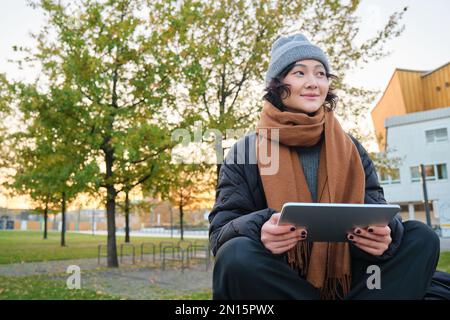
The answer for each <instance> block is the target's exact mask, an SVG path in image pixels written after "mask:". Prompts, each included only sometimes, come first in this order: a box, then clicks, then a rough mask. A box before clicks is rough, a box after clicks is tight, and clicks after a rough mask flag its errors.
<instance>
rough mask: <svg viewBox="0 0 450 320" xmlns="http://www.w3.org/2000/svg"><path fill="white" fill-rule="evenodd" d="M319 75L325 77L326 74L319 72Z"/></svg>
mask: <svg viewBox="0 0 450 320" xmlns="http://www.w3.org/2000/svg"><path fill="white" fill-rule="evenodd" d="M317 74H318V75H319V76H320V77H324V76H325V72H323V71H319V72H318V73H317Z"/></svg>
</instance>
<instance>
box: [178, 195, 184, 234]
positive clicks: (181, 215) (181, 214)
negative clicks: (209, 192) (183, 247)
mask: <svg viewBox="0 0 450 320" xmlns="http://www.w3.org/2000/svg"><path fill="white" fill-rule="evenodd" d="M178 208H179V210H180V236H181V240H183V239H184V237H183V233H184V232H183V215H184V213H183V201H180V203H179V206H178Z"/></svg>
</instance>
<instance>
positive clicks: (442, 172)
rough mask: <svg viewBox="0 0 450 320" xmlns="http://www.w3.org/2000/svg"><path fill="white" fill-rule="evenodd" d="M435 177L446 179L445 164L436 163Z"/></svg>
mask: <svg viewBox="0 0 450 320" xmlns="http://www.w3.org/2000/svg"><path fill="white" fill-rule="evenodd" d="M436 169H437V177H438V179H439V180H444V179H447V164H445V163H441V164H438V165H436Z"/></svg>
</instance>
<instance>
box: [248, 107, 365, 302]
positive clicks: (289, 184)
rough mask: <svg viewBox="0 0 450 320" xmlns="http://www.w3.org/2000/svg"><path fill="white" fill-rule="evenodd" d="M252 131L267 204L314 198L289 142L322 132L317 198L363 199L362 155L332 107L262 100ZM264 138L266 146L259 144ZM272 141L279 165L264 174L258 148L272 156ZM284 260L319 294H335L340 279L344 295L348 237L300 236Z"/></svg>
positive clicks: (308, 141) (307, 141) (313, 140)
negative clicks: (307, 109) (301, 109)
mask: <svg viewBox="0 0 450 320" xmlns="http://www.w3.org/2000/svg"><path fill="white" fill-rule="evenodd" d="M273 129H276V130H274V131H272V130H273ZM276 131H278V133H279V139H278V140H279V142H280V143H279V144H278V143H277V142H276V140H277V138H276V137H275V136H274V135H271V134H272V133H274V132H276ZM256 132H257V135H258V138H257V139H256V148H257V159H258V168H259V170H260V174H261V179H262V183H263V187H264V193H265V196H266V199H267V205H268V207H270V208H273V209H275V210H277V212H280V211H281V207H282V206H283V204H284V203H285V202H290V201H292V202H312V197H311V193H310V191H309V189H308V185H307V183H306V179H305V175H304V173H303V169H302V166H301V165H300V162H299V159H298V153H297V151H296V150H295V148H290V147H294V146H303V147H308V146H313V145H315V144H317V143H318V142H319V140H320V138H321V136H322V134H323V133H325V139H324V142H323V145H322V149H321V151H320V158H319V159H320V160H319V171H318V185H317V201H318V202H322V203H364V192H365V173H364V168H363V166H362V163H361V158H360V156H359V153H358V150H357V149H356V146H355V145H354V143H353V142H352V141H351V139H350V137H349V136H348V135H347V134H346V133H345V132H344V130H343V129H342V127H341V126H340V124H339V122H338V121H337V119H336V118H335V117H334V114H333V112H332V111H325V110H324V107H321V108H320V109H319V110H318V111H317V112H316V113H315V114H314V115H313V116H309V115H307V114H305V113H293V112H282V111H280V110H278V109H277V108H275V107H274V106H273V105H272V104H270V103H269V102H267V101H266V102H265V104H264V107H263V110H262V112H261V115H260V120H259V122H258V124H257V128H256ZM274 137H275V138H274ZM264 143H265V145H266V146H268V147H263V144H264ZM274 144H277V145H278V147H279V167H278V170H277V171H276V172H275V174H273V172H272V173H268V174H267V173H264V169H265V168H266V169H267V167H268V164H267V161H266V158H263V156H262V153H261V155H260V151H261V152H263V151H262V150H263V149H264V148H266V149H264V150H266V151H264V152H269V157H271V158H273V157H272V156H271V155H270V152H271V151H270V150H274V149H273V148H274V147H273V146H274ZM267 148H269V150H268V151H267ZM300 157H301V155H300ZM263 159H264V161H263ZM273 159H275V158H273ZM271 165H273V163H272V164H271ZM330 227H332V226H330ZM288 262H289V264H290V266H291V267H292V268H294V269H296V270H298V272H299V274H300V275H301V276H303V277H305V278H306V280H307V281H308V282H310V283H311V284H312V285H313V286H314V287H316V288H318V289H319V290H320V292H321V297H322V298H323V299H335V298H336V296H337V295H339V289H338V284H339V285H340V286H341V289H342V293H343V294H344V295H346V294H347V293H348V292H349V290H350V285H351V271H350V263H351V260H350V250H349V244H348V243H347V242H337V243H331V242H330V243H328V242H313V243H309V242H307V241H299V242H298V244H297V245H296V246H295V247H294V248H293V249H291V250H289V251H288Z"/></svg>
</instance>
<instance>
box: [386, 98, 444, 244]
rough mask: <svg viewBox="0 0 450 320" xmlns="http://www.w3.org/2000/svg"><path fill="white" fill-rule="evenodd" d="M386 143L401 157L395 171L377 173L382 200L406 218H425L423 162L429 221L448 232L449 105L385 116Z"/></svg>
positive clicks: (423, 219) (393, 153) (424, 219)
mask: <svg viewBox="0 0 450 320" xmlns="http://www.w3.org/2000/svg"><path fill="white" fill-rule="evenodd" d="M384 124H385V127H386V135H387V137H386V145H387V148H388V149H391V150H392V151H393V152H392V155H393V156H395V157H400V158H402V161H401V164H400V165H399V168H398V170H397V171H396V172H394V173H393V174H391V175H388V174H380V183H381V184H382V187H383V189H384V193H385V197H386V200H387V201H388V202H390V203H397V204H400V205H401V206H402V216H403V218H404V219H405V220H406V219H416V220H421V221H423V222H425V221H426V216H425V210H424V193H423V187H422V180H421V173H420V164H423V165H424V166H425V173H426V184H427V191H428V199H429V201H430V204H431V206H430V210H431V214H430V216H431V223H432V225H433V226H439V225H440V228H441V232H442V236H450V180H449V177H448V170H449V166H450V139H449V133H450V107H447V108H439V109H434V110H429V111H423V112H415V113H409V114H406V115H401V116H394V117H389V118H386V119H385V122H384Z"/></svg>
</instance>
